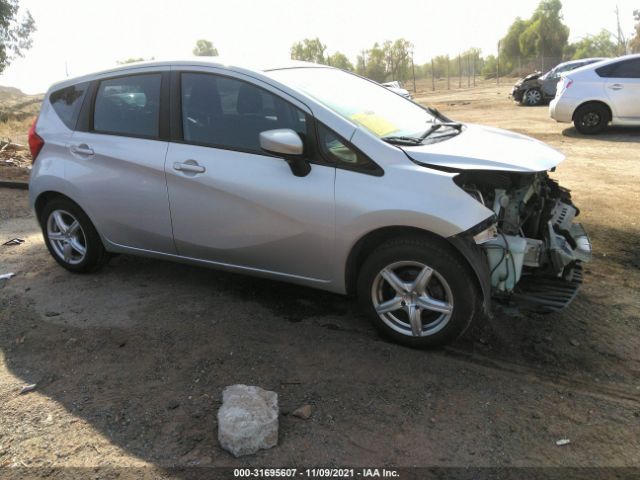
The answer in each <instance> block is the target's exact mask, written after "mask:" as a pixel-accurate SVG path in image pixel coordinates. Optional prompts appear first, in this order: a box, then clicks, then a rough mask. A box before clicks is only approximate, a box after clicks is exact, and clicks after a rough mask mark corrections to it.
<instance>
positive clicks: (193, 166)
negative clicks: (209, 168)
mask: <svg viewBox="0 0 640 480" xmlns="http://www.w3.org/2000/svg"><path fill="white" fill-rule="evenodd" d="M173 169H174V170H178V171H180V172H189V173H204V172H205V171H206V168H204V167H203V166H202V165H198V164H197V163H196V162H195V161H194V160H187V161H186V162H184V163H181V162H174V164H173Z"/></svg>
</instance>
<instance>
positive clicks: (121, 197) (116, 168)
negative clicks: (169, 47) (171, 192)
mask: <svg viewBox="0 0 640 480" xmlns="http://www.w3.org/2000/svg"><path fill="white" fill-rule="evenodd" d="M168 87H169V71H168V69H167V70H166V71H165V72H163V71H160V70H158V69H154V70H149V69H142V70H141V71H140V70H138V71H136V73H130V74H126V75H121V76H118V77H109V78H104V79H101V80H99V81H96V82H94V84H93V85H92V91H91V92H90V98H89V99H88V100H87V102H86V103H85V105H84V106H83V111H82V112H81V120H80V122H79V123H80V125H79V131H76V132H74V134H73V136H72V138H71V141H70V145H69V151H70V158H71V161H72V163H73V165H72V166H71V168H67V169H66V173H65V174H66V177H67V179H68V180H69V181H70V182H71V184H72V185H74V187H75V188H76V189H77V196H78V197H79V200H78V201H80V203H81V204H82V205H83V206H85V205H86V208H87V210H88V211H89V212H90V213H91V214H92V215H93V217H94V218H93V219H94V221H95V222H96V226H97V228H98V230H99V231H100V232H101V234H103V235H104V236H105V237H106V238H107V239H108V240H109V241H110V242H113V243H115V244H117V245H121V246H126V247H131V248H136V249H142V250H150V251H155V252H162V253H175V246H174V243H173V237H172V231H171V218H170V214H169V200H168V196H167V186H166V181H165V175H164V161H165V156H166V153H167V147H168V145H169V143H168V105H167V104H166V103H167V101H163V100H162V96H163V95H162V92H163V89H164V90H165V95H166V94H168ZM163 125H164V126H163ZM163 130H165V131H163ZM163 137H164V138H163Z"/></svg>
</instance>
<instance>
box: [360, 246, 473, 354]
mask: <svg viewBox="0 0 640 480" xmlns="http://www.w3.org/2000/svg"><path fill="white" fill-rule="evenodd" d="M471 275H472V273H471V272H470V269H469V268H468V266H467V265H466V264H465V262H464V260H463V259H461V258H460V257H459V256H458V255H457V254H455V252H453V251H451V250H450V249H448V248H445V247H444V246H442V245H440V244H439V243H438V242H436V241H432V240H430V239H428V238H423V237H406V238H399V239H395V240H392V241H389V242H386V243H384V244H382V245H381V246H379V247H378V248H376V249H375V250H374V251H373V252H372V253H371V254H370V255H369V257H368V258H367V259H366V260H365V262H364V264H363V266H362V268H361V270H360V274H359V277H358V297H359V300H360V302H361V304H362V306H363V307H364V308H365V310H366V311H367V312H368V313H369V316H370V318H371V320H372V321H373V323H374V325H375V326H376V328H377V329H378V330H379V331H380V332H381V333H382V334H383V335H385V336H386V337H388V338H390V339H392V340H394V341H396V342H398V343H401V344H403V345H407V346H410V347H415V348H429V347H437V346H442V345H445V344H448V343H451V342H452V341H453V340H455V339H456V338H458V337H459V336H460V335H461V334H462V333H463V332H464V331H465V330H466V329H467V327H468V326H469V324H470V323H471V321H472V319H473V317H474V316H475V312H476V306H477V303H478V292H477V289H476V287H475V282H474V281H473V279H472V278H471Z"/></svg>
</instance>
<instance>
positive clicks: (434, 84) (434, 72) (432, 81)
mask: <svg viewBox="0 0 640 480" xmlns="http://www.w3.org/2000/svg"><path fill="white" fill-rule="evenodd" d="M431 90H432V91H434V92H435V90H436V71H435V70H434V69H433V58H432V59H431Z"/></svg>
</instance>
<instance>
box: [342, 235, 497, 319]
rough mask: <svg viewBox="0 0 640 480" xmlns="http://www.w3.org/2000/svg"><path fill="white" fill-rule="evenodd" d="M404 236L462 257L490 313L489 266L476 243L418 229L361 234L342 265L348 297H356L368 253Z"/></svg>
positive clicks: (462, 237)
mask: <svg viewBox="0 0 640 480" xmlns="http://www.w3.org/2000/svg"><path fill="white" fill-rule="evenodd" d="M407 236H420V237H423V238H428V239H429V240H430V241H433V242H436V243H438V244H439V245H440V246H442V247H443V248H446V249H448V250H449V251H451V252H452V253H453V254H454V255H458V256H459V257H461V258H462V259H463V260H464V262H465V264H466V265H467V267H468V268H469V273H470V276H471V278H472V281H473V282H474V285H475V286H476V288H477V289H478V293H479V294H480V295H481V297H482V298H483V306H484V310H485V311H486V312H489V311H490V304H491V287H490V285H489V283H488V282H489V275H488V267H486V260H484V261H483V258H484V257H481V256H480V255H481V254H480V253H479V249H477V250H476V249H475V248H477V246H476V245H475V242H473V241H471V244H472V245H470V244H469V242H468V241H465V239H464V236H463V235H455V236H453V237H451V238H449V239H447V238H444V237H442V236H440V235H438V234H436V233H433V232H431V231H429V230H424V229H421V228H417V227H407V226H388V227H382V228H378V229H376V230H372V231H371V232H368V233H366V234H365V235H363V236H362V237H361V238H360V239H359V240H358V241H357V242H356V243H355V244H354V245H353V247H352V248H351V251H350V252H349V255H348V256H347V261H346V265H345V288H346V292H347V295H354V294H355V292H356V290H357V281H358V274H359V272H360V269H361V268H362V265H363V263H364V261H365V260H366V258H367V257H368V255H369V254H371V252H373V251H374V250H375V249H376V248H377V247H378V246H380V245H381V244H383V243H384V242H386V241H388V240H391V239H393V238H398V237H407ZM474 247H475V248H474ZM485 270H486V272H485ZM484 273H486V274H487V275H486V278H482V276H483V274H484Z"/></svg>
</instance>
